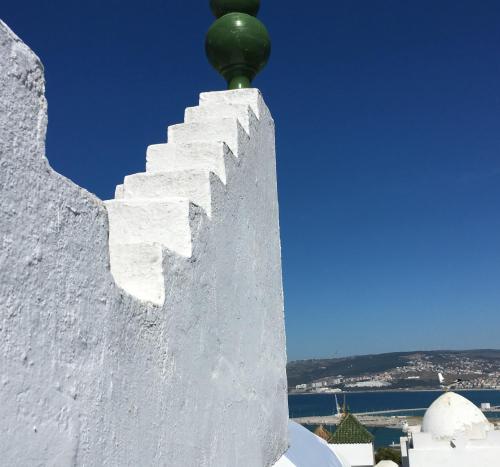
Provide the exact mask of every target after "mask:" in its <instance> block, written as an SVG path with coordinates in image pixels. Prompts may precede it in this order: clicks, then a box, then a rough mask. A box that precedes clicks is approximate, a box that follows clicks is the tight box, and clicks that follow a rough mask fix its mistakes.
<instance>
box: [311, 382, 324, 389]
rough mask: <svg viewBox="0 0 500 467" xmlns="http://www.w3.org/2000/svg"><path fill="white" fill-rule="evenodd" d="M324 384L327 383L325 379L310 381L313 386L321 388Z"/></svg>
mask: <svg viewBox="0 0 500 467" xmlns="http://www.w3.org/2000/svg"><path fill="white" fill-rule="evenodd" d="M326 385H327V383H326V381H318V382H316V383H312V387H313V388H322V387H323V386H326Z"/></svg>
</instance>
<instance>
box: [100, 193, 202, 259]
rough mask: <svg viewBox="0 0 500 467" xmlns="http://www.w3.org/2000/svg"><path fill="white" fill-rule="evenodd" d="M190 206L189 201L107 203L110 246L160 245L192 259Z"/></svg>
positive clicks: (125, 201)
mask: <svg viewBox="0 0 500 467" xmlns="http://www.w3.org/2000/svg"><path fill="white" fill-rule="evenodd" d="M189 205H190V202H189V199H187V198H170V199H168V200H160V201H155V200H147V199H142V200H129V199H121V200H111V201H106V208H107V210H108V216H109V225H110V231H109V244H110V246H114V245H130V244H159V245H161V246H162V247H163V248H168V249H169V250H172V251H173V252H176V253H178V254H179V255H181V256H185V257H189V256H191V250H192V245H191V227H190V223H189V209H190V207H189Z"/></svg>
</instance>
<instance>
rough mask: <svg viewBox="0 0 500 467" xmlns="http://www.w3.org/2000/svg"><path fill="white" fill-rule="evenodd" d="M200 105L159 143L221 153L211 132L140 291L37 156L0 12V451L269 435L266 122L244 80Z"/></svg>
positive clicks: (88, 211) (281, 397)
mask: <svg viewBox="0 0 500 467" xmlns="http://www.w3.org/2000/svg"><path fill="white" fill-rule="evenodd" d="M219 104H224V105H219ZM226 104H228V105H229V106H231V105H232V104H235V105H237V106H239V108H241V105H243V106H244V107H251V108H252V109H253V113H255V114H257V116H258V118H256V117H255V116H254V115H253V113H252V112H250V113H247V114H246V117H245V116H241V115H239V114H238V115H236V114H234V112H229V114H225V113H224V112H226V111H227V109H228V106H227V105H226ZM202 107H203V109H202V110H199V111H193V112H194V113H195V114H196V116H193V115H190V116H189V117H188V118H189V119H192V118H194V123H192V124H189V125H187V126H184V127H183V128H182V129H181V130H178V134H177V135H176V136H175V138H177V140H176V141H177V143H176V144H177V145H178V146H179V148H180V149H179V151H180V152H178V153H175V154H176V155H174V156H168V155H167V156H165V155H164V156H165V157H171V158H172V159H170V162H171V163H172V164H174V165H175V164H177V165H176V166H177V168H179V167H180V166H182V164H183V163H185V162H186V161H189V160H191V161H193V160H195V164H196V163H198V159H197V158H196V156H197V155H198V156H199V157H203V151H202V152H201V153H200V151H199V147H200V145H203V144H205V143H206V144H207V145H209V143H210V144H215V143H216V142H217V141H226V140H227V141H226V142H227V143H228V144H229V147H230V148H231V149H232V152H231V151H229V150H228V147H227V146H224V145H222V144H220V148H221V150H223V155H222V156H221V158H219V159H218V161H219V162H218V163H219V166H218V167H219V169H221V170H222V169H223V172H224V176H221V173H220V172H219V173H218V172H217V169H213V170H212V169H211V170H210V172H214V173H215V174H216V175H214V173H211V175H210V177H209V189H210V190H209V193H208V195H207V196H208V198H207V199H208V201H209V204H205V205H204V208H202V207H198V206H195V205H194V204H191V203H190V204H188V206H189V216H188V231H187V232H188V233H187V234H186V235H187V236H186V237H184V240H186V241H187V240H189V241H190V248H189V251H187V250H183V251H181V252H179V251H176V249H175V248H169V247H168V245H167V246H165V245H164V244H162V243H161V242H159V243H160V245H161V248H160V254H161V259H160V264H159V265H158V263H155V265H154V267H155V268H156V270H158V267H159V268H160V270H161V271H162V281H161V283H160V285H158V284H156V285H155V287H157V289H156V290H157V291H158V290H159V291H160V295H158V296H156V300H155V299H151V300H149V302H150V303H148V302H147V300H148V297H149V298H151V297H152V295H147V294H146V297H142V298H141V299H139V298H137V296H138V295H139V294H140V288H139V290H138V289H137V287H136V288H135V289H134V290H132V289H133V287H132V288H131V285H130V281H129V282H127V281H125V283H124V284H121V285H122V287H124V288H125V289H126V290H128V292H126V291H124V290H123V289H122V288H120V287H118V286H117V285H116V283H115V279H114V277H113V276H112V274H111V271H110V261H109V245H108V235H109V228H108V212H107V209H106V206H105V204H104V203H103V202H102V201H101V200H99V199H98V198H96V197H95V196H94V195H92V194H90V193H88V192H87V191H85V190H83V189H82V188H80V187H78V186H77V185H75V184H74V183H72V182H71V181H69V180H67V179H66V178H64V177H63V176H61V175H59V174H57V173H56V172H54V171H53V170H52V169H51V168H50V166H49V164H48V162H47V159H46V158H45V145H44V143H45V130H46V122H47V113H46V101H45V97H44V78H43V69H42V65H41V63H40V61H39V60H38V59H37V58H36V56H35V55H34V54H33V53H32V52H31V51H30V50H29V49H28V48H27V47H26V46H25V45H24V44H23V43H22V42H21V41H20V40H19V39H18V38H17V37H16V36H15V35H14V34H13V33H12V31H10V30H9V29H8V27H7V26H6V25H5V24H3V23H1V22H0V241H1V249H0V315H1V317H0V355H1V356H0V455H1V462H0V463H1V464H2V465H9V466H27V465H54V466H66V465H87V466H101V465H110V466H159V465H167V466H181V465H182V466H188V467H189V466H193V467H200V466H217V467H224V466H228V467H235V466H245V467H246V466H249V467H251V466H259V467H261V466H267V465H272V464H273V463H274V462H275V461H276V460H277V459H278V458H279V457H280V456H281V455H282V454H283V452H284V451H285V450H286V448H287V400H286V375H285V362H286V359H285V338H284V326H283V299H282V288H281V260H280V243H279V225H278V204H277V192H276V171H275V154H274V124H273V121H272V118H271V116H270V114H269V112H268V110H267V108H266V106H265V104H264V102H263V101H262V98H261V96H260V94H259V93H258V91H256V90H246V91H233V92H223V93H209V94H206V95H203V96H202ZM209 107H210V108H209ZM224 109H225V110H224ZM217 112H222V113H219V114H218V113H217ZM238 112H239V111H238ZM188 113H189V112H188ZM96 114H98V109H96ZM208 119H213V121H212V123H210V122H207V120H208ZM237 119H238V120H239V121H240V123H241V124H242V125H243V127H244V126H246V130H247V131H245V130H244V129H243V127H242V126H240V125H238V124H236V122H237ZM245 120H246V121H245ZM196 127H198V130H197V129H196ZM200 128H201V129H200ZM203 128H211V133H210V134H208V133H203V130H202V129H203ZM197 131H198V133H196V132H197ZM219 131H220V137H219V136H218V135H219V133H218V132H219ZM182 132H186V133H185V134H184V136H182V135H181V133H182ZM193 132H194V133H193ZM195 133H196V134H197V135H201V136H203V138H205V139H203V138H201V139H199V141H194V142H193V144H194V146H196V147H198V149H197V150H196V151H195V152H190V151H188V149H189V138H190V136H189V135H193V134H195ZM84 137H87V135H85V134H84V132H82V138H84ZM179 138H180V139H179ZM183 138H184V139H183ZM214 138H215V139H214ZM194 139H195V140H196V139H197V137H195V138H194ZM208 140H210V141H208ZM186 148H188V149H186ZM156 149H158V148H156ZM159 149H161V147H160V148H159ZM163 149H165V148H163ZM151 151H152V153H154V152H155V148H152V149H151ZM182 151H185V153H184V152H182ZM186 151H187V152H186ZM161 152H162V151H161V150H160V153H161ZM167 152H168V150H167ZM183 154H184V156H185V158H184V159H183ZM67 157H72V155H71V148H68V154H67ZM138 157H141V156H140V155H138ZM176 161H177V162H176ZM221 161H222V162H221ZM162 163H163V162H162V155H161V154H160V155H159V156H154V155H151V161H150V162H149V163H148V166H149V165H151V170H157V171H158V170H161V167H160V166H161V165H162ZM179 164H180V165H179ZM159 167H160V168H159ZM148 168H149V167H148ZM167 170H168V169H167ZM223 182H225V183H226V184H225V183H223ZM126 188H127V187H126V186H125V189H126ZM117 192H118V194H119V196H118V197H120V196H121V195H123V187H119V188H118V189H117ZM148 196H149V195H148ZM162 196H163V195H162ZM169 196H170V195H169ZM180 196H182V197H187V198H188V199H189V194H187V193H185V194H183V195H182V194H181V195H180ZM146 198H147V196H146ZM207 199H205V201H207ZM191 201H192V200H191ZM113 203H115V204H116V203H118V201H116V202H113ZM198 204H200V202H198ZM201 204H203V203H201ZM208 211H209V214H210V217H208V215H207V212H208ZM110 212H111V211H110ZM154 219H155V218H154V217H153V220H154ZM114 222H115V221H113V223H114ZM141 222H142V221H141ZM114 225H119V224H114ZM112 227H113V224H112ZM173 228H175V226H173ZM147 229H148V225H147V224H144V223H143V224H141V226H140V230H142V232H143V233H144V232H146V233H147ZM146 236H147V235H146ZM115 238H116V237H115ZM120 242H121V243H120ZM146 243H147V242H146ZM152 243H155V242H154V241H153V242H152ZM117 244H119V245H120V246H123V245H125V246H124V250H123V251H130V248H132V249H133V248H134V247H133V246H130V242H129V243H127V241H121V240H120V241H118V243H117ZM122 244H123V245H122ZM156 244H158V242H156ZM127 245H128V246H127ZM127 248H128V250H127ZM118 249H120V248H118ZM120 258H121V257H120ZM157 259H158V258H157V257H155V261H157ZM124 261H128V259H127V253H125V259H124ZM115 266H116V263H115ZM115 271H117V270H116V269H115ZM138 271H139V272H138V280H139V281H140V280H141V277H142V279H144V276H143V275H144V274H145V273H146V272H145V270H142V269H139V270H138ZM117 275H119V273H118V272H117V274H116V275H115V277H116V276H117ZM158 287H160V289H161V290H160V289H158ZM161 293H163V294H164V296H163V297H162V296H161ZM132 295H135V296H132ZM154 303H156V305H155V304H154ZM160 304H161V305H160Z"/></svg>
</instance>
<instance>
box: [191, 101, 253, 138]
mask: <svg viewBox="0 0 500 467" xmlns="http://www.w3.org/2000/svg"><path fill="white" fill-rule="evenodd" d="M249 112H250V107H249V106H248V104H247V103H245V104H228V103H226V102H222V103H215V104H211V105H205V106H197V107H188V108H187V109H186V111H185V113H184V122H185V123H192V122H206V121H207V120H212V119H214V118H219V117H220V116H224V117H225V118H227V117H233V118H237V119H238V121H239V122H240V124H241V126H242V127H243V128H244V129H245V131H246V132H247V134H249V133H250V119H249Z"/></svg>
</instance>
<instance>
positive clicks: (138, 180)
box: [106, 89, 263, 306]
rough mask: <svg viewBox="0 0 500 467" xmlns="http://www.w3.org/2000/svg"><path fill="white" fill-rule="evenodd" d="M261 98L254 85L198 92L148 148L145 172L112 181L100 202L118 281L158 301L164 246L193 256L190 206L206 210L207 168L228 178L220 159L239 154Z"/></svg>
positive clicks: (162, 290)
mask: <svg viewBox="0 0 500 467" xmlns="http://www.w3.org/2000/svg"><path fill="white" fill-rule="evenodd" d="M262 105H263V103H262V98H261V96H260V93H259V92H258V91H257V90H256V89H246V90H238V91H224V92H218V93H206V94H202V95H201V96H200V104H199V106H197V107H190V108H188V109H186V113H185V122H184V123H181V124H178V125H173V126H170V127H169V128H168V143H166V144H156V145H152V146H150V147H149V148H148V150H147V164H146V172H144V173H138V174H134V175H129V176H127V177H125V180H124V182H123V184H122V185H118V186H117V187H116V193H115V199H114V200H110V201H107V202H106V206H107V209H108V214H109V224H110V237H109V248H110V261H111V273H112V274H113V277H114V279H115V281H116V283H117V284H118V286H120V287H121V288H122V289H124V290H125V291H126V292H128V293H129V294H131V295H133V296H134V297H136V298H138V299H139V300H142V301H147V302H151V303H153V304H155V305H159V306H161V305H163V303H164V301H165V285H164V283H165V272H164V270H163V268H164V266H163V251H164V250H165V249H168V250H170V251H171V252H174V253H176V254H178V255H181V256H184V257H189V256H191V253H192V232H191V225H190V210H191V205H196V206H199V207H200V208H202V209H203V210H204V212H205V213H206V215H207V216H208V218H211V217H212V214H213V213H212V187H211V174H213V175H215V176H216V177H218V178H219V179H220V181H221V182H222V183H223V184H224V185H225V184H226V183H227V173H226V162H225V160H226V158H228V157H231V158H232V157H235V158H238V156H239V152H240V151H239V146H240V144H241V142H242V141H243V139H244V140H247V141H248V138H250V137H251V121H252V119H253V120H256V119H258V118H259V115H260V112H261V111H262ZM167 273H168V272H167Z"/></svg>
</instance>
